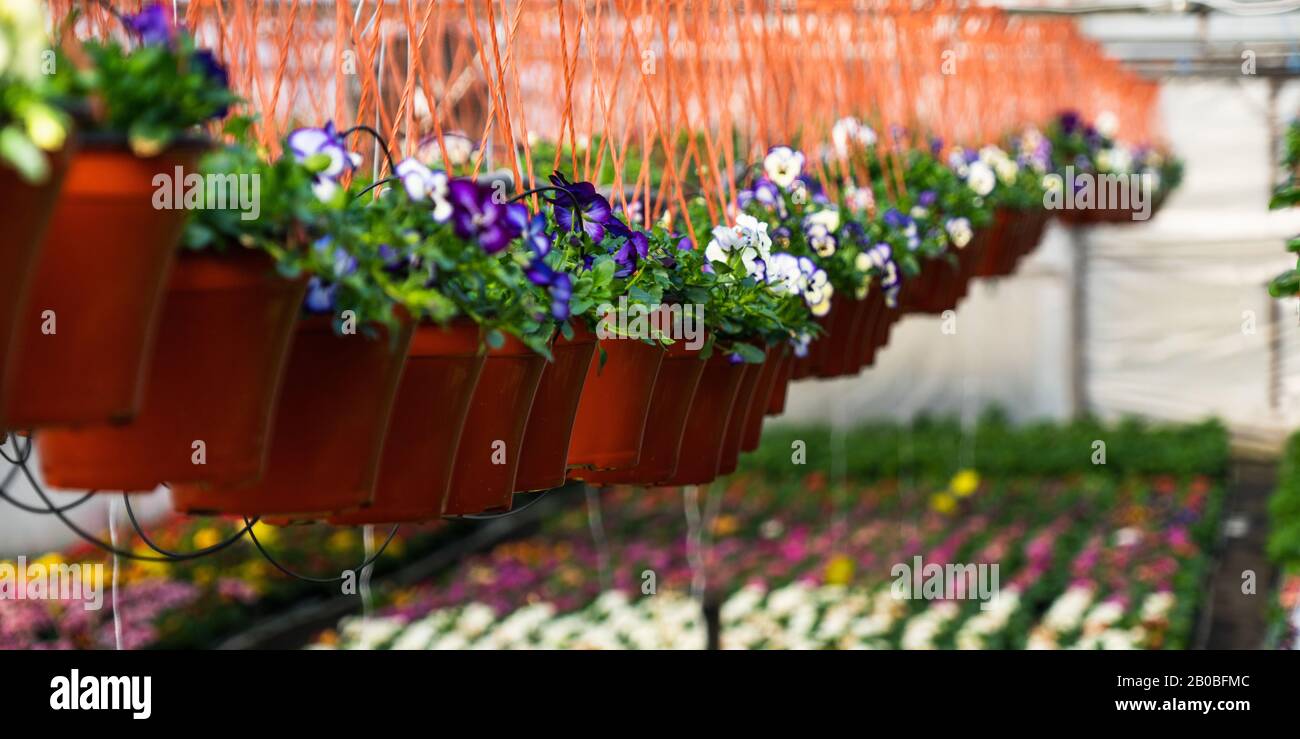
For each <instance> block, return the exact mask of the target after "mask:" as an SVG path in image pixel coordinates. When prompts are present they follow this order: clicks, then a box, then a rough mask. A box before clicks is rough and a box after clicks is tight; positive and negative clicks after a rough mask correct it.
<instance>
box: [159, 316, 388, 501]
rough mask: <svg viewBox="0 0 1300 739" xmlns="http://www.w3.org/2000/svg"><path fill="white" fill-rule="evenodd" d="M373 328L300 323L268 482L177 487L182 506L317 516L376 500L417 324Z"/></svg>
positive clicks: (175, 492)
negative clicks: (344, 329) (345, 330)
mask: <svg viewBox="0 0 1300 739" xmlns="http://www.w3.org/2000/svg"><path fill="white" fill-rule="evenodd" d="M370 331H372V332H373V333H375V334H377V335H376V336H373V337H372V336H366V335H363V333H362V332H360V331H358V333H356V334H347V335H337V334H335V333H334V327H333V324H332V321H331V319H330V318H328V317H323V316H318V317H312V318H306V319H302V320H300V321H299V322H298V325H297V329H296V330H295V332H294V338H293V348H292V349H291V350H290V352H289V368H288V371H287V373H286V375H285V380H284V386H283V387H282V388H281V390H280V401H279V405H278V407H277V409H276V416H275V428H274V430H273V431H272V433H271V451H270V456H269V459H268V462H267V466H266V474H265V475H263V476H262V480H261V482H259V483H257V484H255V485H241V486H237V487H236V486H225V485H188V484H186V485H175V486H173V487H172V505H173V506H174V507H175V508H176V510H178V511H181V512H184V513H201V514H211V513H223V514H233V515H243V516H261V515H269V516H283V517H287V518H291V519H315V518H323V517H325V516H327V515H330V514H335V513H342V512H344V511H349V510H352V509H355V508H360V507H361V506H362V505H365V504H366V503H369V502H370V499H371V496H372V495H373V494H374V490H375V483H376V482H377V480H378V477H379V461H380V457H381V455H382V453H383V449H384V438H385V436H386V435H387V431H388V419H389V416H390V414H391V412H392V409H393V400H394V398H395V397H396V396H397V384H398V380H399V379H400V378H401V376H402V365H403V363H404V360H405V359H406V351H407V347H408V346H409V345H410V343H411V333H412V326H411V323H410V322H409V321H405V322H403V323H402V324H400V325H399V327H398V328H397V330H396V331H393V332H391V333H390V331H389V330H388V329H387V328H385V327H383V326H374V327H370Z"/></svg>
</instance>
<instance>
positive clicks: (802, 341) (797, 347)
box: [790, 333, 813, 357]
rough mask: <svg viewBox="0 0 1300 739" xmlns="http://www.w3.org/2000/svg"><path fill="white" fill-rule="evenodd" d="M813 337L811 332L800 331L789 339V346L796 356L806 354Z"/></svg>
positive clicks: (804, 355)
mask: <svg viewBox="0 0 1300 739" xmlns="http://www.w3.org/2000/svg"><path fill="white" fill-rule="evenodd" d="M812 340H813V337H812V335H811V334H807V333H801V334H799V335H798V336H795V337H794V338H792V339H790V348H791V349H793V350H794V355H795V356H796V357H806V356H808V346H809V345H810V344H812Z"/></svg>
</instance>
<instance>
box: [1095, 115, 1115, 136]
mask: <svg viewBox="0 0 1300 739" xmlns="http://www.w3.org/2000/svg"><path fill="white" fill-rule="evenodd" d="M1096 128H1097V133H1099V134H1101V135H1102V136H1105V137H1106V138H1113V137H1114V136H1115V133H1116V132H1117V131H1119V116H1117V115H1115V114H1114V113H1112V112H1111V111H1109V110H1106V111H1102V112H1101V114H1100V115H1098V116H1097V121H1096Z"/></svg>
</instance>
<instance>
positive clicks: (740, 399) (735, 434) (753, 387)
mask: <svg viewBox="0 0 1300 739" xmlns="http://www.w3.org/2000/svg"><path fill="white" fill-rule="evenodd" d="M763 364H767V362H763ZM763 364H746V365H745V370H744V375H743V376H742V377H741V378H740V389H739V390H737V391H736V401H735V403H733V404H732V406H731V414H730V418H728V419H727V430H726V433H725V435H724V436H723V439H722V452H721V454H719V455H718V476H719V477H721V476H723V475H730V474H731V473H733V472H735V471H736V465H737V464H739V462H740V442H741V439H742V438H743V437H744V435H745V421H746V420H747V419H748V417H749V407H750V405H751V404H752V403H753V400H754V394H755V392H756V391H757V389H758V379H759V377H760V376H762V374H763Z"/></svg>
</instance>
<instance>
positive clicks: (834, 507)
mask: <svg viewBox="0 0 1300 739" xmlns="http://www.w3.org/2000/svg"><path fill="white" fill-rule="evenodd" d="M937 428H942V425H940V426H937V427H936V429H937ZM1078 431H1080V429H1077V428H1076V429H1073V430H1072V429H1069V428H1067V429H1064V430H1061V431H1059V432H1058V433H1060V434H1061V435H1062V436H1065V435H1068V434H1069V433H1072V432H1078ZM1164 433H1167V434H1170V436H1168V437H1165V439H1164V440H1163V441H1162V440H1161V436H1160V434H1152V435H1150V436H1148V437H1143V436H1141V435H1140V434H1139V433H1138V432H1136V431H1130V434H1131V436H1130V439H1131V440H1132V441H1134V442H1135V443H1136V442H1137V441H1139V440H1145V441H1146V448H1147V449H1148V450H1149V451H1150V450H1156V449H1159V448H1164V449H1165V450H1166V451H1170V449H1169V447H1173V446H1177V445H1178V442H1177V441H1176V440H1175V439H1176V438H1177V437H1178V434H1176V433H1175V432H1173V431H1168V432H1164ZM1197 433H1199V434H1201V436H1202V438H1203V439H1204V440H1205V443H1206V444H1208V443H1209V441H1208V440H1209V439H1211V438H1213V437H1214V436H1215V435H1216V432H1214V431H1213V430H1212V429H1201V430H1200V431H1186V432H1183V440H1184V441H1186V440H1190V439H1191V438H1192V437H1193V436H1194V435H1195V434H1197ZM1037 434H1038V436H1037V437H1036V438H1037V439H1038V441H1040V442H1041V441H1043V440H1044V437H1046V436H1048V435H1049V432H1048V431H1046V430H1042V429H1040V430H1038V431H1037ZM940 436H941V434H940V433H939V431H937V430H934V431H933V433H932V434H931V437H930V438H932V439H938V438H940ZM858 438H860V439H862V440H864V441H866V440H870V439H872V438H874V439H875V440H876V441H881V440H882V439H881V435H880V434H876V435H874V436H873V434H872V433H871V432H867V431H862V432H858ZM1021 438H1022V439H1024V440H1025V441H1026V442H1028V441H1029V440H1030V439H1033V438H1035V437H1034V434H1033V433H1031V432H1023V436H1022V437H1021ZM1217 438H1218V440H1219V442H1218V443H1219V445H1220V446H1221V447H1222V446H1223V444H1224V441H1223V439H1224V437H1223V435H1222V432H1221V431H1218V432H1217ZM775 446H777V444H768V445H767V448H766V449H765V451H766V453H767V454H768V455H773V456H774V455H776V454H777V452H778V451H781V448H780V447H778V448H777V449H775V450H774V449H772V447H775ZM788 448H789V447H788V445H786V446H785V447H784V449H788ZM1083 448H1084V449H1087V446H1085V447H1083ZM762 457H763V455H760V458H762ZM1082 458H1083V459H1084V460H1086V459H1087V455H1086V453H1085V454H1084V455H1083V457H1082ZM1188 459H1189V462H1188V466H1189V467H1192V466H1195V465H1194V463H1193V462H1191V461H1190V460H1191V458H1190V457H1189V458H1188ZM1203 464H1206V465H1208V466H1214V464H1215V463H1214V461H1213V460H1212V459H1210V460H1203ZM1083 467H1088V465H1087V462H1086V461H1085V462H1084V465H1083V466H1082V467H1081V466H1080V465H1078V464H1077V463H1076V465H1075V468H1076V470H1077V471H1075V472H1073V473H1064V472H1062V473H1057V476H1055V477H1050V478H1044V477H1017V476H1011V475H1008V476H1000V477H996V478H993V479H981V478H980V476H979V474H977V473H975V472H973V471H963V472H960V473H959V474H957V475H955V476H953V477H952V479H951V480H949V481H948V484H947V485H946V486H945V485H942V484H941V485H939V486H934V485H926V484H923V483H918V484H917V485H916V486H910V485H900V483H899V482H898V481H897V480H894V479H888V480H883V481H880V482H874V483H868V482H862V481H858V480H854V479H851V480H848V481H844V482H842V483H838V484H832V483H830V482H829V481H828V480H827V477H826V475H825V473H824V472H821V471H813V472H811V473H803V474H802V475H801V476H787V479H785V480H782V481H779V482H771V481H770V478H769V476H768V475H766V474H762V475H755V474H743V473H742V474H741V475H738V476H737V477H734V478H732V479H731V480H730V481H729V482H728V483H727V484H726V485H725V488H724V486H722V485H719V486H718V487H717V488H715V490H714V495H716V496H718V497H717V498H716V499H709V498H707V497H706V495H704V494H701V499H700V508H701V509H702V510H703V511H704V520H705V522H706V524H705V526H704V533H703V539H704V543H703V547H702V549H701V550H700V551H699V558H698V559H696V562H697V564H698V567H696V568H693V567H692V565H691V562H692V558H693V556H694V555H695V554H696V550H695V549H693V548H692V546H691V545H690V544H689V543H688V541H689V537H688V527H687V524H686V522H685V520H684V516H683V513H682V511H683V496H682V493H681V491H679V490H677V489H660V490H651V491H644V490H635V489H630V488H621V489H616V490H612V491H608V492H606V493H603V494H602V495H601V497H600V505H601V509H602V515H601V518H602V519H603V527H604V536H605V538H606V539H607V540H608V542H609V549H608V552H602V551H601V550H600V549H599V548H598V547H597V546H596V545H595V544H593V539H592V536H591V534H590V531H589V524H590V522H589V520H588V515H587V513H586V512H585V511H583V510H581V509H580V508H578V509H574V510H570V511H568V512H566V513H564V514H563V515H561V516H558V517H557V518H556V519H555V520H552V521H550V522H548V523H547V524H546V526H545V527H544V529H543V531H542V532H541V533H540V534H539V535H537V536H536V537H534V538H531V539H528V540H525V541H520V542H515V543H511V544H508V545H504V546H501V547H498V548H497V549H496V550H495V551H493V552H491V553H490V554H487V555H483V556H479V557H475V558H473V559H471V560H469V561H467V562H465V563H464V565H463V566H462V567H461V568H460V569H459V570H457V571H456V572H455V573H453V574H451V575H450V576H448V577H446V578H445V579H443V580H440V581H438V582H434V583H431V584H428V585H423V586H420V587H416V588H410V589H404V590H399V591H396V592H392V593H388V594H386V595H385V596H384V597H385V598H386V599H387V601H388V605H387V606H386V607H385V608H384V609H382V610H381V611H380V612H379V614H378V615H377V616H376V617H375V618H371V619H348V620H345V621H344V622H343V623H342V624H341V625H340V628H339V629H338V631H336V632H335V631H331V632H328V633H326V634H324V635H322V636H321V638H320V641H319V645H320V646H331V647H344V648H384V647H389V648H459V647H498V648H526V647H550V648H570V647H572V648H582V647H596V648H674V647H681V648H702V647H703V646H705V643H706V641H705V640H706V629H705V623H704V618H703V616H702V614H701V610H700V608H699V606H698V604H697V602H696V601H695V600H693V599H691V598H690V597H689V595H688V594H689V593H690V592H691V588H692V584H695V585H696V586H701V585H702V586H703V587H705V588H706V589H707V591H708V592H710V593H713V594H716V595H717V596H718V598H719V599H720V600H721V608H720V621H721V629H720V635H721V645H722V646H723V647H724V648H729V647H730V648H830V647H837V648H858V647H865V648H932V647H938V648H984V647H1000V648H1065V647H1077V648H1178V647H1185V646H1187V644H1188V639H1189V637H1190V634H1191V631H1192V626H1193V622H1194V619H1195V613H1196V609H1197V604H1198V599H1199V594H1200V581H1201V578H1202V575H1203V573H1204V571H1205V567H1206V561H1207V554H1206V552H1207V550H1208V548H1209V545H1210V543H1211V542H1212V537H1213V535H1214V531H1215V525H1216V520H1217V515H1218V506H1219V497H1220V496H1219V488H1218V486H1217V484H1216V482H1215V481H1214V477H1213V476H1214V475H1217V474H1218V471H1217V469H1215V470H1210V471H1209V474H1206V470H1203V469H1201V470H1197V469H1188V470H1186V471H1180V474H1179V475H1178V476H1175V475H1168V474H1165V475H1153V474H1135V471H1134V470H1132V469H1128V470H1125V469H1123V467H1122V466H1121V467H1119V468H1110V469H1106V470H1101V469H1088V470H1087V471H1086V472H1084V471H1083ZM1098 467H1099V468H1100V466H1098ZM1108 467H1109V465H1108ZM805 469H806V468H805ZM1116 473H1118V474H1116ZM715 506H716V507H715ZM688 507H689V504H688ZM710 511H714V515H710ZM918 556H919V557H921V558H922V561H923V562H924V563H926V564H931V563H933V564H939V565H947V564H950V563H951V564H957V563H960V564H976V565H978V564H997V565H998V576H999V579H998V583H999V585H998V588H997V590H996V593H997V595H996V597H991V598H989V599H987V602H986V605H987V607H986V608H983V609H982V608H981V607H980V605H981V601H980V600H979V599H970V598H960V597H952V598H925V597H917V598H912V599H907V598H902V597H898V596H900V595H901V594H903V592H904V591H900V590H898V588H899V587H900V584H899V583H900V580H899V577H898V573H896V572H895V568H896V566H898V565H908V566H910V565H912V563H913V562H914V561H915V560H914V559H913V558H914V557H918ZM604 557H608V560H607V561H608V565H607V567H606V569H605V575H606V582H605V583H604V584H602V565H601V562H602V559H603V558H604ZM649 573H653V580H652V581H651V580H650V579H649ZM698 578H702V579H698ZM648 582H652V583H653V586H654V587H653V591H654V594H647V593H646V590H648V589H649V588H648V587H647V585H646V583H648ZM920 592H922V593H924V591H920Z"/></svg>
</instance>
